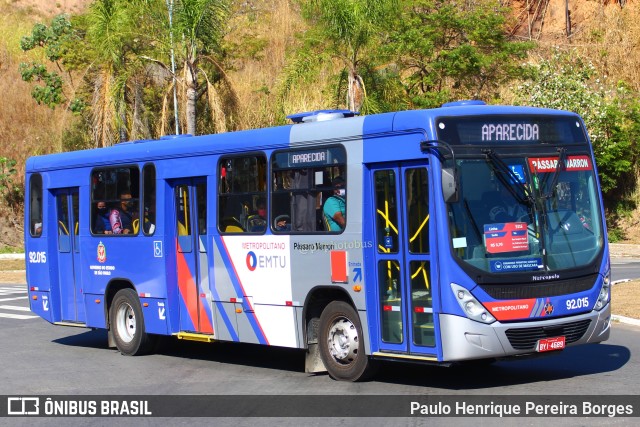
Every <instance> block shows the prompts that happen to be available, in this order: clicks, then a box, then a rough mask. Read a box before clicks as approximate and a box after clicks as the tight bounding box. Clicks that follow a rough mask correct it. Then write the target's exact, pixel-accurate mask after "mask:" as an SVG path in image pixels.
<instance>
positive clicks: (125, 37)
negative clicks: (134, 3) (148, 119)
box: [86, 0, 142, 147]
mask: <svg viewBox="0 0 640 427" xmlns="http://www.w3.org/2000/svg"><path fill="white" fill-rule="evenodd" d="M129 6H130V2H128V1H125V0H95V1H94V2H93V3H92V4H91V6H90V7H89V11H88V14H87V33H86V40H87V44H88V45H89V46H90V48H91V52H92V62H91V64H90V70H91V76H90V79H89V81H90V84H91V85H92V86H93V91H92V94H91V110H92V120H91V121H92V133H93V140H94V144H95V146H98V147H99V146H108V145H113V144H114V143H116V142H118V141H120V142H122V141H126V140H127V139H128V134H129V132H128V130H127V109H128V108H127V102H126V98H127V97H126V95H127V83H129V82H130V80H131V78H132V76H134V75H135V73H136V72H138V71H141V69H142V67H141V64H140V61H139V60H138V58H137V54H138V52H136V49H135V46H134V40H135V32H134V31H135V25H136V23H135V22H134V20H133V14H132V13H131V10H130V9H129Z"/></svg>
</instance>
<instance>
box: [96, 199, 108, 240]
mask: <svg viewBox="0 0 640 427" xmlns="http://www.w3.org/2000/svg"><path fill="white" fill-rule="evenodd" d="M93 232H94V233H96V234H112V231H111V221H109V209H107V204H106V203H105V202H103V201H100V202H98V203H96V217H95V219H94V221H93Z"/></svg>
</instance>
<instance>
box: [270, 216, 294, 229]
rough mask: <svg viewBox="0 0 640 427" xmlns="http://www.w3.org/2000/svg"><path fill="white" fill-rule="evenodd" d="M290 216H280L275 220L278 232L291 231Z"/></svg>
mask: <svg viewBox="0 0 640 427" xmlns="http://www.w3.org/2000/svg"><path fill="white" fill-rule="evenodd" d="M290 221H291V219H290V218H289V215H279V216H277V217H276V219H275V220H274V223H275V228H276V231H291V224H290Z"/></svg>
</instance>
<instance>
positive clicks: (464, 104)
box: [442, 99, 487, 107]
mask: <svg viewBox="0 0 640 427" xmlns="http://www.w3.org/2000/svg"><path fill="white" fill-rule="evenodd" d="M471 105H487V103H486V102H484V101H480V100H479V99H465V100H463V101H454V102H447V103H445V104H442V106H443V107H467V106H471Z"/></svg>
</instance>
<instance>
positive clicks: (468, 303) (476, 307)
mask: <svg viewBox="0 0 640 427" xmlns="http://www.w3.org/2000/svg"><path fill="white" fill-rule="evenodd" d="M451 290H452V291H453V294H454V295H455V296H456V301H458V304H460V308H462V311H464V313H465V314H466V315H467V316H468V317H469V319H472V320H475V321H477V322H482V323H493V322H495V321H496V318H495V317H493V316H492V315H491V313H489V312H488V311H487V309H486V308H484V306H483V305H482V304H480V301H478V300H477V299H476V298H475V297H474V296H473V295H471V292H469V291H468V290H466V289H465V288H463V287H462V286H460V285H456V284H455V283H452V284H451Z"/></svg>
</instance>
